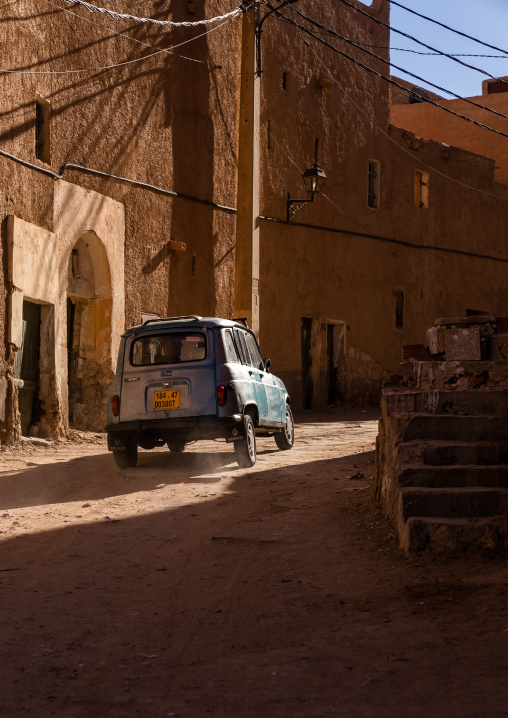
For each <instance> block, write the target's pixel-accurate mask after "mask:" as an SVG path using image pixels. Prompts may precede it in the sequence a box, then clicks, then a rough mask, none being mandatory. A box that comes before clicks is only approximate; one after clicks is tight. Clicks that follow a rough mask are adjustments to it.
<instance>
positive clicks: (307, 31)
mask: <svg viewBox="0 0 508 718" xmlns="http://www.w3.org/2000/svg"><path fill="white" fill-rule="evenodd" d="M264 2H265V4H267V5H268V3H267V2H266V0H264ZM340 2H344V0H340ZM347 4H349V3H346V5H347ZM351 7H353V6H351ZM282 17H285V18H286V20H287V21H288V22H290V23H291V24H293V25H295V27H297V28H299V29H300V30H301V31H302V32H305V33H307V35H310V36H311V37H313V38H315V39H316V40H318V42H320V43H321V44H323V45H325V46H326V47H328V48H329V49H330V50H333V51H334V52H336V53H337V54H339V55H341V56H342V57H345V58H346V59H348V60H351V62H353V63H354V64H355V65H358V66H359V67H361V68H362V69H363V70H366V71H367V72H370V73H371V74H372V75H375V76H376V77H379V78H380V79H382V80H385V81H386V82H389V83H390V84H391V85H394V86H395V87H398V88H399V89H400V90H403V91H404V92H410V90H408V88H407V87H404V85H401V84H400V83H399V82H397V81H396V80H392V79H391V78H390V77H386V75H383V74H381V73H380V72H377V70H374V69H372V68H371V67H369V66H368V65H365V64H364V63H363V62H360V60H355V59H354V58H353V57H351V55H348V54H347V53H345V52H342V50H339V49H338V48H337V47H335V46H334V45H331V44H330V43H329V42H326V40H323V38H321V37H319V36H318V35H316V34H315V33H313V32H311V30H308V29H307V28H306V27H303V25H299V24H298V23H297V22H295V21H294V20H293V19H291V18H288V17H287V16H285V15H283V16H282ZM369 17H370V16H369ZM426 102H429V103H430V104H431V105H435V106H436V107H440V108H441V109H442V110H444V111H445V112H448V113H449V114H450V115H454V116H455V117H459V118H460V119H462V120H465V121H466V122H470V123H471V124H473V125H476V126H477V127H481V128H482V129H484V130H489V131H490V132H493V133H494V134H496V135H500V136H501V137H507V138H508V134H507V133H506V132H501V130H496V129H494V128H493V127H489V125H485V124H483V122H478V120H474V119H473V118H472V117H467V116H466V115H462V114H460V113H459V112H454V110H451V109H450V108H449V107H446V106H445V105H441V104H440V103H439V102H436V101H435V100H431V99H430V98H429V99H428V100H426Z"/></svg>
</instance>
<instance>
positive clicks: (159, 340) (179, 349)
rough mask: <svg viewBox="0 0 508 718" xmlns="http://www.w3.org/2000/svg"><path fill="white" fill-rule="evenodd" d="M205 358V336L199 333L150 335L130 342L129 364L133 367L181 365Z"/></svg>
mask: <svg viewBox="0 0 508 718" xmlns="http://www.w3.org/2000/svg"><path fill="white" fill-rule="evenodd" d="M205 357H206V336H205V335H204V334H202V333H201V332H196V331H189V332H173V333H171V334H151V335H150V336H147V337H140V338H139V339H135V340H134V341H133V342H132V353H131V362H132V364H133V365H134V366H148V365H150V364H181V363H182V362H193V361H202V360H203V359H205Z"/></svg>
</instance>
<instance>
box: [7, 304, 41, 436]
mask: <svg viewBox="0 0 508 718" xmlns="http://www.w3.org/2000/svg"><path fill="white" fill-rule="evenodd" d="M40 341H41V306H40V304H34V303H33V302H27V301H24V302H23V340H22V342H21V349H20V350H19V352H18V353H17V355H16V360H15V362H14V366H13V371H14V376H15V377H16V379H17V380H18V381H17V385H18V408H19V413H20V415H21V433H22V434H23V436H28V434H29V432H30V426H31V424H32V412H33V404H34V397H35V393H36V391H37V383H38V378H39V348H40Z"/></svg>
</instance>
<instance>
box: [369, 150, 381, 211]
mask: <svg viewBox="0 0 508 718" xmlns="http://www.w3.org/2000/svg"><path fill="white" fill-rule="evenodd" d="M367 205H368V206H369V207H372V209H379V162H378V161H377V160H369V190H368V194H367Z"/></svg>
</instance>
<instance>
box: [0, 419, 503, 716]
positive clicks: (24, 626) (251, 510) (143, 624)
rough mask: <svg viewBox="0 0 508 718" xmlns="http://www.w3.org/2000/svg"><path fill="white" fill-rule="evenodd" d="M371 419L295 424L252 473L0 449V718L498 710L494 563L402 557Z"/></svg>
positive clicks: (148, 456)
mask: <svg viewBox="0 0 508 718" xmlns="http://www.w3.org/2000/svg"><path fill="white" fill-rule="evenodd" d="M376 419H377V412H375V411H368V412H359V411H357V412H354V413H353V412H351V413H348V414H346V413H337V414H333V415H327V414H306V415H305V416H301V417H299V420H300V421H299V424H298V426H297V431H296V444H295V447H294V449H293V450H292V451H289V452H280V451H278V450H277V449H276V446H275V442H274V441H273V439H264V440H260V441H258V452H259V454H258V463H257V464H256V466H255V467H254V468H253V469H250V470H239V469H238V468H237V466H236V464H235V463H234V454H233V450H232V447H229V446H227V445H225V444H223V443H212V442H207V443H200V444H195V445H193V446H192V447H190V448H189V450H188V451H186V452H185V453H184V454H181V455H175V454H173V455H171V454H170V453H169V451H167V449H161V450H158V451H155V452H141V453H140V460H139V465H138V467H137V468H136V469H130V470H127V471H119V470H118V469H117V468H116V466H115V464H114V462H113V458H112V456H111V455H110V454H108V453H107V451H106V448H105V443H104V438H103V437H96V438H94V436H93V435H86V436H85V435H83V436H82V439H83V440H82V441H81V443H79V437H77V438H76V437H75V440H74V442H61V443H54V444H52V445H51V446H41V445H40V446H30V445H29V446H25V447H23V449H21V450H5V451H2V452H1V453H0V509H1V510H0V605H1V613H0V626H1V629H0V630H1V636H2V640H1V649H0V650H1V691H0V716H2V718H9V717H10V716H18V715H19V716H24V715H26V716H29V715H30V716H42V717H45V716H52V715H55V716H58V718H73V717H74V716H76V717H77V718H81V717H88V716H94V717H97V718H113V717H114V718H116V717H118V718H122V717H123V716H125V717H127V718H130V717H131V716H141V717H143V718H144V717H146V718H148V717H150V718H162V717H163V716H179V717H181V718H201V717H202V716H205V717H206V716H212V717H217V718H218V717H222V716H225V717H227V718H311V717H312V718H314V717H316V718H321V717H324V716H334V715H335V716H341V718H363V717H367V716H373V717H374V718H384V717H386V718H394V717H398V716H400V717H402V716H404V718H411V717H412V716H421V717H422V718H423V717H425V718H430V717H432V718H440V717H441V716H443V717H444V716H447V718H450V716H451V717H454V716H457V717H459V716H460V717H461V718H464V717H466V716H467V717H470V718H473V717H475V718H476V717H477V718H480V717H482V718H484V717H488V718H494V717H497V716H499V717H500V716H508V609H507V595H508V594H507V587H508V582H507V580H508V570H507V568H506V563H505V561H504V560H503V559H497V558H496V559H493V560H481V559H479V558H474V559H459V560H457V559H455V560H450V559H437V558H434V559H432V558H431V557H428V556H416V557H410V558H407V557H405V556H403V555H401V554H400V552H399V550H398V547H397V543H396V541H395V538H394V536H393V534H392V532H391V528H390V526H389V525H388V524H387V523H386V522H385V520H384V519H383V517H382V516H381V514H380V512H379V510H378V508H377V507H376V505H375V503H374V499H373V495H372V487H373V483H374V481H373V478H374V443H375V437H376V433H377V421H376ZM84 439H86V441H85V440H84Z"/></svg>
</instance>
